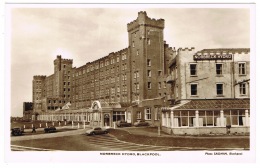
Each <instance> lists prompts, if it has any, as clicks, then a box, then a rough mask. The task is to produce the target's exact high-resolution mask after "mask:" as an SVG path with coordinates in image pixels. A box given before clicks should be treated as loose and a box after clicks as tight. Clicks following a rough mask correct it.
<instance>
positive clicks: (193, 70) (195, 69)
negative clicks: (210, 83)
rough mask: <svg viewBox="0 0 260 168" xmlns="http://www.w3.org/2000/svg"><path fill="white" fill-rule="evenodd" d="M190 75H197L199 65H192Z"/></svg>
mask: <svg viewBox="0 0 260 168" xmlns="http://www.w3.org/2000/svg"><path fill="white" fill-rule="evenodd" d="M190 75H191V76H196V75H197V64H190Z"/></svg>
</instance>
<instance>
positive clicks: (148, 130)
mask: <svg viewBox="0 0 260 168" xmlns="http://www.w3.org/2000/svg"><path fill="white" fill-rule="evenodd" d="M90 128H91V127H90V126H86V127H85V129H83V128H79V129H78V127H76V126H74V127H72V126H62V127H56V129H57V130H62V129H67V130H66V131H62V132H55V133H38V132H44V128H37V129H36V131H37V134H30V135H24V136H11V141H21V140H31V139H44V138H53V137H62V136H71V135H78V134H84V133H85V132H86V130H88V129H90ZM70 129H71V130H70ZM110 129H113V128H110ZM116 129H118V130H124V131H127V132H128V133H129V134H133V135H145V136H147V137H162V138H163V137H172V138H174V137H185V138H196V139H199V138H202V139H212V138H220V137H221V138H250V136H246V135H199V136H193V135H169V134H167V133H165V132H162V131H161V130H160V134H159V132H158V128H157V127H123V128H116ZM24 131H25V132H27V133H29V132H31V131H32V129H25V130H24Z"/></svg>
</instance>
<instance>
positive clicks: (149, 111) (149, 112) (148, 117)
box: [145, 108, 152, 120]
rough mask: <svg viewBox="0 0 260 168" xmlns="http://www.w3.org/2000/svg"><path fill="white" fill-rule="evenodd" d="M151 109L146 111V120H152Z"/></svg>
mask: <svg viewBox="0 0 260 168" xmlns="http://www.w3.org/2000/svg"><path fill="white" fill-rule="evenodd" d="M151 118H152V117H151V109H150V108H146V109H145V120H151Z"/></svg>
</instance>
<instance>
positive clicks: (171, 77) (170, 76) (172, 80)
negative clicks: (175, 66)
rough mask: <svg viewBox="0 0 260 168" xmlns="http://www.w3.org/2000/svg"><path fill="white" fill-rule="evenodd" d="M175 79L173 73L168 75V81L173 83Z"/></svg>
mask: <svg viewBox="0 0 260 168" xmlns="http://www.w3.org/2000/svg"><path fill="white" fill-rule="evenodd" d="M174 81H175V79H174V77H173V76H172V75H169V76H167V78H166V82H167V83H173V82H174Z"/></svg>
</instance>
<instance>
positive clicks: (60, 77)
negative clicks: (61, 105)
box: [53, 55, 73, 102]
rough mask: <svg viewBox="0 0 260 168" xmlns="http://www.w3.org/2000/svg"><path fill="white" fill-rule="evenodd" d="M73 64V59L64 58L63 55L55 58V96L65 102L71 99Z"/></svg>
mask: <svg viewBox="0 0 260 168" xmlns="http://www.w3.org/2000/svg"><path fill="white" fill-rule="evenodd" d="M72 64H73V60H72V59H62V57H61V55H58V56H57V58H56V59H55V60H54V81H53V84H54V87H53V88H54V89H53V97H56V98H59V99H62V100H63V101H65V102H68V101H70V100H71V93H72V91H71V90H72V89H71V85H72V83H71V78H72V76H71V75H72Z"/></svg>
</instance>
